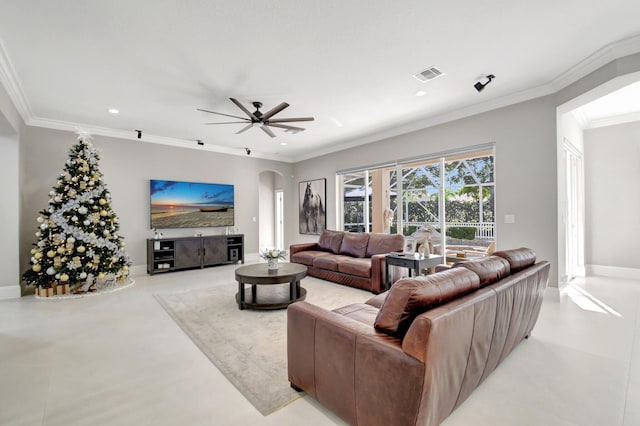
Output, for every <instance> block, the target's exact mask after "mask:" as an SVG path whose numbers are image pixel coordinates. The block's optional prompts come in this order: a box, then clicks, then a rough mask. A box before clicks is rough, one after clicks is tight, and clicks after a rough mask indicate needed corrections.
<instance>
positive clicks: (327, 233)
mask: <svg viewBox="0 0 640 426" xmlns="http://www.w3.org/2000/svg"><path fill="white" fill-rule="evenodd" d="M343 235H344V232H342V231H331V230H329V229H325V230H324V231H322V234H320V239H319V240H318V247H320V250H322V251H328V252H331V253H333V254H338V253H339V252H340V245H341V244H342V237H343Z"/></svg>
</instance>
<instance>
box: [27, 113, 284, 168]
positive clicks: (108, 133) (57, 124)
mask: <svg viewBox="0 0 640 426" xmlns="http://www.w3.org/2000/svg"><path fill="white" fill-rule="evenodd" d="M26 124H27V125H29V126H34V127H43V128H47V129H55V130H64V131H68V132H76V133H77V132H78V131H80V130H82V131H85V132H87V133H89V134H90V135H92V136H105V137H109V138H116V139H128V140H132V141H138V142H143V143H155V144H160V145H169V146H175V147H179V148H186V149H199V150H201V151H210V152H217V153H220V154H229V155H239V156H246V154H245V150H244V148H230V147H226V146H219V145H214V144H209V143H205V145H197V144H196V141H194V140H190V139H177V138H169V137H165V136H157V135H150V134H147V133H145V132H143V133H142V137H141V138H140V139H138V135H137V133H136V132H135V131H134V130H121V129H112V128H109V127H100V126H92V125H89V124H81V123H73V122H70V121H63V120H52V119H49V118H41V117H32V118H31V119H30V120H29V121H28V122H27V123H26ZM251 157H253V158H260V159H264V160H275V161H285V162H286V161H287V160H289V161H292V159H290V158H288V159H286V157H283V156H278V157H276V156H275V155H268V154H262V153H259V152H255V153H252V154H251Z"/></svg>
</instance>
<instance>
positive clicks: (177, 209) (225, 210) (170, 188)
mask: <svg viewBox="0 0 640 426" xmlns="http://www.w3.org/2000/svg"><path fill="white" fill-rule="evenodd" d="M149 184H150V191H149V193H150V195H151V228H200V227H208V226H233V225H234V220H233V217H234V191H233V185H225V184H220V183H199V182H176V181H172V180H156V179H151V180H150V182H149Z"/></svg>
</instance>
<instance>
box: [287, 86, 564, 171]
mask: <svg viewBox="0 0 640 426" xmlns="http://www.w3.org/2000/svg"><path fill="white" fill-rule="evenodd" d="M552 93H555V90H554V89H553V87H552V86H551V85H550V84H545V85H542V86H538V87H535V88H533V89H528V90H523V91H520V92H517V93H512V94H509V95H505V96H501V97H499V98H494V99H490V100H488V101H486V102H481V103H477V104H474V105H470V106H467V107H463V108H458V109H454V110H451V111H447V112H444V113H442V114H439V115H436V116H432V117H427V118H424V119H418V120H413V121H409V122H407V123H405V124H401V125H395V126H393V127H389V128H386V129H381V130H379V131H374V132H372V133H370V134H369V135H366V136H363V137H359V138H356V139H352V140H350V141H347V142H345V143H341V144H337V145H332V146H330V147H327V148H325V149H320V150H316V151H313V152H310V153H308V154H304V155H301V156H298V157H295V158H294V160H295V161H303V160H308V159H311V158H315V157H319V156H322V155H327V154H331V153H334V152H338V151H343V150H345V149H348V148H354V147H356V146H360V145H366V144H368V143H372V142H378V141H382V140H384V139H389V138H392V137H395V136H400V135H404V134H407V133H412V132H416V131H419V130H423V129H427V128H429V127H433V126H437V125H439V124H444V123H448V122H451V121H455V120H460V119H462V118H465V117H471V116H473V115H477V114H481V113H483V112H488V111H492V110H494V109H498V108H503V107H506V106H509V105H514V104H517V103H520V102H525V101H528V100H531V99H535V98H539V97H542V96H547V95H550V94H552Z"/></svg>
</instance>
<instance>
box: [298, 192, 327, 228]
mask: <svg viewBox="0 0 640 426" xmlns="http://www.w3.org/2000/svg"><path fill="white" fill-rule="evenodd" d="M299 194H300V203H299V206H300V233H301V234H315V235H319V234H320V233H321V232H322V231H323V230H324V229H325V228H326V227H327V211H326V204H325V200H326V197H327V180H326V179H316V180H308V181H305V182H300V186H299Z"/></svg>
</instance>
